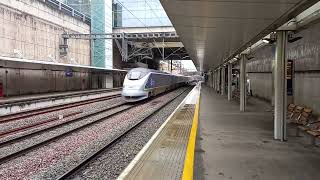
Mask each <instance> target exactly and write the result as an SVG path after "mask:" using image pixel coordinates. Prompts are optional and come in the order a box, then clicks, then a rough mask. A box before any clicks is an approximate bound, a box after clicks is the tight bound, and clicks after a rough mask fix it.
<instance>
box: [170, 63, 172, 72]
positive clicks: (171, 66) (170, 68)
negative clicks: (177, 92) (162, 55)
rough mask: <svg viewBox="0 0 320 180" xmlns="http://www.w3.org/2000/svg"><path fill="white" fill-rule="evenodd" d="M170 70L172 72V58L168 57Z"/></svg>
mask: <svg viewBox="0 0 320 180" xmlns="http://www.w3.org/2000/svg"><path fill="white" fill-rule="evenodd" d="M170 72H171V74H172V59H170Z"/></svg>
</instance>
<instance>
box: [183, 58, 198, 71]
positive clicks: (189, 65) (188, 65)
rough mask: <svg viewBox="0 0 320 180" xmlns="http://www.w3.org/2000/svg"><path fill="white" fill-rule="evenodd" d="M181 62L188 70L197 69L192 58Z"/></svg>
mask: <svg viewBox="0 0 320 180" xmlns="http://www.w3.org/2000/svg"><path fill="white" fill-rule="evenodd" d="M182 64H183V67H184V69H188V71H197V69H196V67H195V66H194V64H193V62H192V60H182Z"/></svg>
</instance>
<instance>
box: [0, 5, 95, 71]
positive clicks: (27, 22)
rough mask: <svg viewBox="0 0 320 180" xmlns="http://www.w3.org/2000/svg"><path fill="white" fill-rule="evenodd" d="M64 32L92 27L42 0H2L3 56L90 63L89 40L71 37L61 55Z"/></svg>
mask: <svg viewBox="0 0 320 180" xmlns="http://www.w3.org/2000/svg"><path fill="white" fill-rule="evenodd" d="M64 32H78V33H89V32H90V26H89V25H87V24H85V23H84V22H82V21H81V20H79V19H76V18H74V17H72V16H69V15H67V14H64V13H63V12H61V11H59V10H57V9H53V8H51V7H49V6H47V5H45V4H44V3H43V2H41V1H38V0H1V2H0V42H1V43H0V57H1V56H5V57H17V58H25V59H32V60H41V61H53V62H60V63H70V64H81V65H90V42H89V41H88V40H69V41H68V45H69V49H68V55H67V56H60V49H59V45H60V44H61V41H62V39H61V34H62V33H64Z"/></svg>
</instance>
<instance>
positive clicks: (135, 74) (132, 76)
mask: <svg viewBox="0 0 320 180" xmlns="http://www.w3.org/2000/svg"><path fill="white" fill-rule="evenodd" d="M147 74H148V71H143V70H140V71H130V72H129V73H128V79H129V80H139V79H141V78H143V77H144V76H146V75H147Z"/></svg>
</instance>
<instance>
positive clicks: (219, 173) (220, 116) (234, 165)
mask: <svg viewBox="0 0 320 180" xmlns="http://www.w3.org/2000/svg"><path fill="white" fill-rule="evenodd" d="M270 110H271V107H270V106H269V105H268V104H267V103H265V102H262V101H259V100H257V99H254V98H250V99H249V101H248V112H243V113H241V112H240V111H239V103H238V102H236V101H231V102H229V101H228V100H227V98H226V97H225V96H221V95H218V94H216V93H215V92H214V91H213V89H211V88H208V87H207V86H205V85H203V86H202V89H201V100H200V117H199V129H198V137H197V142H196V155H195V158H196V159H195V161H196V162H195V174H194V179H201V180H202V179H207V180H220V179H221V180H223V179H235V180H309V179H310V180H311V179H312V180H314V179H319V178H320V147H314V146H311V145H309V144H308V143H309V141H307V140H306V139H305V138H303V137H295V136H294V134H295V133H294V131H293V130H294V129H290V128H289V129H288V131H289V132H288V141H287V142H279V141H275V140H273V117H272V112H271V111H270Z"/></svg>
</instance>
